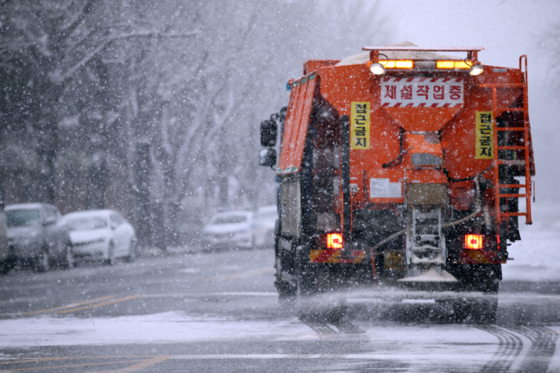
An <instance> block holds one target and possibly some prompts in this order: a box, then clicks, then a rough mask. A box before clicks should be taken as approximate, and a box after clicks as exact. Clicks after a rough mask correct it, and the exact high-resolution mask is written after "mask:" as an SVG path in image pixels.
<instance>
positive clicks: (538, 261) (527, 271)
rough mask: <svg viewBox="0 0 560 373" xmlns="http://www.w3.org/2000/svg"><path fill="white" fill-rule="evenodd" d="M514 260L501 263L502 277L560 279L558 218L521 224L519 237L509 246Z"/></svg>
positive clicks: (541, 279)
mask: <svg viewBox="0 0 560 373" xmlns="http://www.w3.org/2000/svg"><path fill="white" fill-rule="evenodd" d="M508 250H509V256H510V257H511V258H514V259H515V260H511V261H509V262H508V263H507V264H506V265H504V266H503V267H502V271H503V278H504V281H515V280H518V281H560V270H558V263H560V219H559V221H558V222H553V223H552V224H551V225H548V226H545V225H544V224H535V225H532V226H522V227H521V241H518V242H515V243H513V244H512V245H511V246H510V247H509V249H508Z"/></svg>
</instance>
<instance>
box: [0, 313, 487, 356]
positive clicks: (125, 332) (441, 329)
mask: <svg viewBox="0 0 560 373" xmlns="http://www.w3.org/2000/svg"><path fill="white" fill-rule="evenodd" d="M0 330H1V332H0V348H8V347H30V346H53V345H56V346H66V345H105V344H141V343H170V342H196V341H227V340H258V339H263V340H272V341H274V340H278V341H281V340H319V339H325V338H327V339H328V338H345V336H348V335H337V334H333V335H317V334H316V333H315V332H314V331H312V330H311V329H310V328H309V327H308V326H307V325H305V324H303V323H301V322H300V321H299V320H298V319H296V318H294V319H292V320H284V321H235V320H228V319H225V318H212V317H193V316H189V315H187V314H185V313H182V312H165V313H158V314H151V315H137V316H120V317H111V318H109V317H107V318H91V319H83V318H58V317H37V318H20V319H11V320H0ZM447 331H449V333H446V332H447ZM354 336H358V337H360V338H361V336H364V337H365V339H368V338H367V337H372V338H375V339H377V340H383V341H387V342H391V341H394V342H395V343H397V342H399V341H403V340H406V341H408V342H409V343H425V342H430V343H432V342H434V343H438V342H439V343H452V342H454V341H457V342H458V341H461V342H462V343H484V342H487V343H494V342H495V338H494V337H492V336H490V335H488V334H487V333H484V332H482V331H480V330H478V329H476V328H473V327H469V326H462V325H460V326H457V325H454V326H434V325H431V326H429V327H422V326H417V327H415V326H412V327H411V326H398V325H397V326H395V325H391V326H387V327H386V326H371V325H369V326H366V333H365V335H364V334H358V335H354Z"/></svg>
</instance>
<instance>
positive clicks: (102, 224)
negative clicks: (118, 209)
mask: <svg viewBox="0 0 560 373" xmlns="http://www.w3.org/2000/svg"><path fill="white" fill-rule="evenodd" d="M66 225H67V226H68V229H70V230H71V231H78V230H89V229H100V228H107V220H106V219H104V218H102V217H99V216H88V217H80V218H70V219H67V220H66Z"/></svg>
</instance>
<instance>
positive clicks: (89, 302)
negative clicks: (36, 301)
mask: <svg viewBox="0 0 560 373" xmlns="http://www.w3.org/2000/svg"><path fill="white" fill-rule="evenodd" d="M114 297H115V296H114V295H108V296H106V297H101V298H96V299H90V300H86V301H83V302H79V303H73V304H68V305H66V306H62V307H55V308H47V309H44V310H39V311H33V312H25V313H22V314H21V315H24V316H29V315H36V314H38V313H45V312H51V311H58V310H63V309H66V308H73V307H78V306H81V305H84V304H91V303H95V302H101V301H103V300H106V299H109V298H114Z"/></svg>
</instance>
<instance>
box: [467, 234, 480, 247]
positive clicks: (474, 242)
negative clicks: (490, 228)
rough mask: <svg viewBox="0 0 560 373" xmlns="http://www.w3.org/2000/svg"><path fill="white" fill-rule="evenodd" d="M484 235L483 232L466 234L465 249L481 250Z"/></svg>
mask: <svg viewBox="0 0 560 373" xmlns="http://www.w3.org/2000/svg"><path fill="white" fill-rule="evenodd" d="M482 244H483V241H482V235H481V234H466V235H465V249H469V250H481V249H482Z"/></svg>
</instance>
